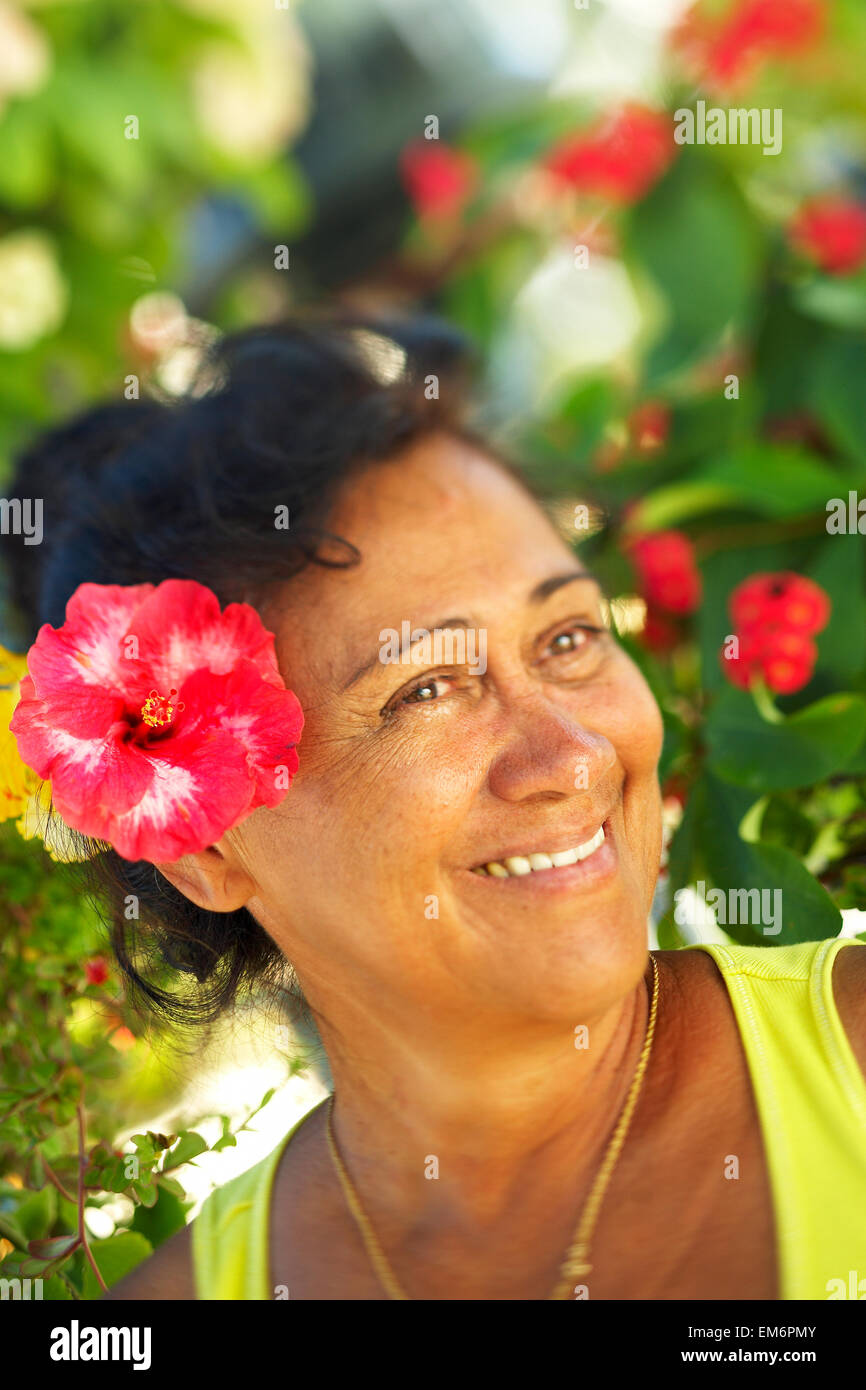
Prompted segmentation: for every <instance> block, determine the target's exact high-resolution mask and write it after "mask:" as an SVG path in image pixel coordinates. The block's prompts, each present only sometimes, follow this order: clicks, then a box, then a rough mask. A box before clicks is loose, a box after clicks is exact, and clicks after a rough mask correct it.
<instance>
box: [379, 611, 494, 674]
mask: <svg viewBox="0 0 866 1390" xmlns="http://www.w3.org/2000/svg"><path fill="white" fill-rule="evenodd" d="M379 641H380V643H381V646H380V647H379V660H380V661H381V662H382V663H383V664H387V663H389V662H397V663H399V664H401V665H403V666H408V665H410V664H411V663H413V662H420V663H421V664H422V665H424V666H468V668H469V670H470V671H472V672H473V674H476V675H479V676H483V675H484V672H485V671H486V670H487V629H486V628H483V627H479V628H474V627H468V628H462V627H461V628H450V627H446V628H440V627H434V628H433V630H432V632H431V631H430V629H429V628H426V627H416V628H415V629H414V630H413V629H412V624H411V623H410V622H408V621H407V620H406V619H404V620H403V622H402V623H401V624H400V631H399V632H398V631H397V629H396V628H395V627H384V628H383V629H382V631H381V632H380V633H379Z"/></svg>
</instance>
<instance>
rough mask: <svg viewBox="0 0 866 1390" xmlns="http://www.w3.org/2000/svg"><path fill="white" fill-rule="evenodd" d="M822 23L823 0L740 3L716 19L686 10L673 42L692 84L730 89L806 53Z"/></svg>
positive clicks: (824, 18) (746, 0)
mask: <svg viewBox="0 0 866 1390" xmlns="http://www.w3.org/2000/svg"><path fill="white" fill-rule="evenodd" d="M826 22H827V5H826V0H739V3H734V4H733V5H732V6H731V8H730V9H729V11H728V12H727V13H726V14H725V15H723V16H722V18H721V19H720V20H716V19H715V18H714V17H713V16H707V15H705V14H703V13H702V12H701V11H700V10H699V9H690V10H689V11H688V13H687V14H686V16H685V18H684V19H683V21H682V23H681V24H680V25H679V26H678V28H677V30H676V32H675V34H674V37H673V43H674V47H675V48H677V49H678V50H679V52H680V53H681V55H682V57H683V58H684V59H685V61H686V64H687V66H688V67H689V68H690V69H691V74H692V77H693V78H694V79H695V81H700V82H706V83H708V84H709V85H710V87H712V88H716V89H726V90H731V89H733V88H737V87H742V86H743V84H744V83H746V82H749V81H751V80H752V79H754V78H755V77H756V76H757V74H758V73H759V71H760V69H761V68H762V67H763V66H764V65H765V64H766V63H768V62H771V61H773V60H774V59H785V58H795V57H799V56H803V55H805V54H808V53H809V52H810V51H811V49H812V48H813V47H814V46H815V44H816V43H817V42H818V41H819V39H820V38H821V36H822V34H823V32H824V29H825V27H826Z"/></svg>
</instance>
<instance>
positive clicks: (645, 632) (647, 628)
mask: <svg viewBox="0 0 866 1390" xmlns="http://www.w3.org/2000/svg"><path fill="white" fill-rule="evenodd" d="M640 639H641V642H642V643H643V645H644V646H645V647H646V648H647V649H648V650H649V651H651V652H658V653H659V654H660V655H663V654H664V653H665V652H671V651H673V649H674V647H676V646H677V644H678V643H679V640H680V634H679V631H678V629H677V627H676V625H675V624H674V623H672V622H671V620H670V618H667V617H665V615H664V613H659V612H658V610H657V609H655V608H652V607H650V606H649V605H647V610H646V618H645V619H644V625H643V628H642V630H641V633H640Z"/></svg>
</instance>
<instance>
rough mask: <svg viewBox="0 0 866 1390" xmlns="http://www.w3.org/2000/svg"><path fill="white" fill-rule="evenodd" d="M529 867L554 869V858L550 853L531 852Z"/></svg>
mask: <svg viewBox="0 0 866 1390" xmlns="http://www.w3.org/2000/svg"><path fill="white" fill-rule="evenodd" d="M529 867H530V868H531V869H552V868H553V860H552V859H551V857H550V855H549V854H530V856H529Z"/></svg>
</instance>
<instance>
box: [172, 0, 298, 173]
mask: <svg viewBox="0 0 866 1390" xmlns="http://www.w3.org/2000/svg"><path fill="white" fill-rule="evenodd" d="M189 2H190V0H187V3H189ZM230 4H231V7H232V9H231V13H229V7H228V6H227V5H226V4H222V5H220V10H221V12H223V11H225V13H226V17H227V18H232V17H235V16H236V17H237V18H238V21H239V24H238V29H239V33H238V40H237V42H230V41H229V40H214V41H212V42H210V43H207V44H205V45H204V46H203V47H202V49H201V53H200V58H199V61H198V63H197V65H196V67H195V69H194V70H193V74H192V91H193V100H194V103H195V108H196V114H197V116H198V121H199V125H200V126H201V129H202V131H203V132H204V134H205V135H206V136H207V137H208V139H209V140H210V141H211V142H212V143H213V144H214V145H215V146H216V147H217V148H218V149H220V150H222V151H224V152H225V153H226V154H229V155H231V156H234V157H236V158H239V159H253V160H262V159H267V158H270V157H271V156H273V155H275V154H279V152H280V151H281V150H282V149H284V148H285V146H286V145H288V144H289V143H290V142H291V141H292V140H293V139H294V137H295V136H296V135H297V134H298V133H299V132H300V131H301V130H302V129H303V126H304V125H305V123H306V120H307V116H308V114H309V108H310V53H309V49H308V47H307V44H306V41H305V40H304V38H303V35H302V34H301V31H300V29H299V28H298V26H297V24H296V22H295V20H294V18H293V17H292V16H291V15H290V14H289V13H288V12H287V11H286V10H276V9H274V10H272V11H268V10H262V11H260V12H259V14H258V15H256V14H255V13H253V14H250V13H249V11H247V12H246V13H244V11H243V10H242V8H241V7H240V6H236V7H235V6H234V0H230ZM195 7H196V8H197V7H198V0H197V3H196V6H195ZM241 20H243V21H244V22H243V24H241V23H240V21H241Z"/></svg>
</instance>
